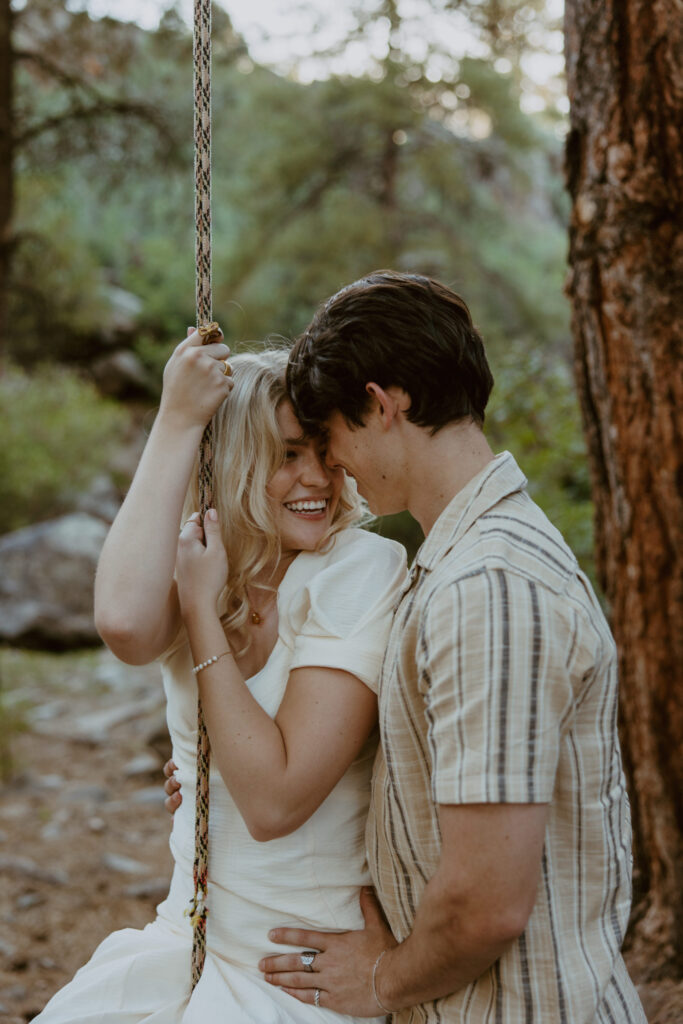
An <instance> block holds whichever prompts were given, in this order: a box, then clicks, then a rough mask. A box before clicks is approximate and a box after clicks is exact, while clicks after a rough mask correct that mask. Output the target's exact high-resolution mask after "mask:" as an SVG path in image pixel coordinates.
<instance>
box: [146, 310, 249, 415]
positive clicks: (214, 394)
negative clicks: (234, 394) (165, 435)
mask: <svg viewBox="0 0 683 1024" xmlns="http://www.w3.org/2000/svg"><path fill="white" fill-rule="evenodd" d="M229 355H230V349H229V348H228V346H227V345H225V344H223V342H218V341H217V342H211V343H210V344H208V345H202V339H201V336H200V334H199V332H198V331H197V330H195V328H193V327H188V335H187V338H185V340H184V341H181V342H180V344H179V345H178V346H177V348H176V349H175V351H174V352H173V355H172V356H171V358H170V359H169V361H168V362H167V363H166V367H165V369H164V387H163V391H162V395H161V404H160V408H159V413H160V415H162V416H164V417H165V418H166V419H172V420H173V421H174V422H176V423H177V424H179V425H180V426H181V427H183V428H189V429H192V428H197V427H200V428H204V427H205V426H206V424H207V423H208V422H209V420H210V419H211V417H212V416H213V414H214V413H215V412H216V410H217V409H218V407H219V405H220V404H221V403H222V402H223V401H224V399H225V398H226V397H227V396H228V395H229V394H230V391H231V390H232V387H233V380H232V377H231V376H230V375H229V373H226V372H225V370H226V361H227V358H228V356H229Z"/></svg>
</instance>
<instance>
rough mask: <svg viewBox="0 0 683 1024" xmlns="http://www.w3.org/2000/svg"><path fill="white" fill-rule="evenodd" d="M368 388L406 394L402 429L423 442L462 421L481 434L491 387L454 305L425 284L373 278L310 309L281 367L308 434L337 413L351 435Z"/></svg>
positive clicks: (383, 275)
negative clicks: (422, 430) (416, 431)
mask: <svg viewBox="0 0 683 1024" xmlns="http://www.w3.org/2000/svg"><path fill="white" fill-rule="evenodd" d="M370 381H374V382H375V383H376V384H379V386H380V387H382V388H388V387H391V386H392V385H393V386H396V387H400V388H402V389H403V390H404V391H406V392H407V393H408V394H409V395H410V399H411V404H410V408H409V409H408V411H407V417H408V419H409V420H410V421H411V422H412V423H415V424H416V425H417V426H420V427H427V428H429V429H430V430H431V432H432V433H436V432H437V431H438V430H440V429H441V427H443V426H445V425H446V424H447V423H452V422H454V421H457V420H463V419H469V418H470V417H471V418H472V419H473V420H474V421H475V422H476V423H478V424H479V425H481V424H482V423H483V422H484V410H485V408H486V403H487V401H488V397H489V395H490V393H491V388H492V387H493V377H492V375H491V371H490V369H489V365H488V363H487V361H486V355H485V353H484V346H483V343H482V340H481V336H480V335H479V332H478V331H477V329H476V328H475V327H474V325H473V323H472V317H471V316H470V311H469V309H468V308H467V306H466V304H465V302H464V301H463V300H462V299H461V298H460V296H459V295H456V293H455V292H454V291H451V289H450V288H447V287H446V286H445V285H443V284H440V283H439V282H438V281H434V280H432V278H429V277H422V276H420V275H418V274H399V273H396V272H394V271H391V270H377V271H375V272H374V273H372V274H369V275H368V276H367V277H364V278H361V280H359V281H355V282H354V283H353V284H350V285H348V286H347V287H346V288H342V290H341V291H339V292H337V294H336V295H333V296H332V298H331V299H328V301H327V302H325V303H324V304H323V305H322V306H320V307H319V309H318V310H317V312H316V314H315V316H314V317H313V320H312V321H311V323H310V325H309V327H308V328H307V329H306V330H305V331H304V333H303V334H302V335H301V336H300V337H299V338H297V340H296V341H295V343H294V346H293V348H292V352H291V355H290V360H289V365H288V367H287V389H288V391H289V394H290V397H291V400H292V404H293V405H294V409H295V411H296V414H297V416H298V418H299V420H300V422H301V424H302V426H304V428H305V429H306V430H309V431H311V432H313V431H317V430H319V429H320V426H321V424H322V423H324V421H325V420H326V419H327V418H328V417H329V416H330V415H331V414H332V413H333V412H334V411H335V410H337V409H338V410H339V411H340V412H341V413H342V415H343V416H344V417H345V418H346V420H347V422H348V423H349V424H353V425H355V426H361V425H362V424H363V422H364V417H365V414H366V412H367V409H368V405H369V402H370V396H369V395H368V393H367V392H366V390H365V385H366V384H367V383H368V382H370Z"/></svg>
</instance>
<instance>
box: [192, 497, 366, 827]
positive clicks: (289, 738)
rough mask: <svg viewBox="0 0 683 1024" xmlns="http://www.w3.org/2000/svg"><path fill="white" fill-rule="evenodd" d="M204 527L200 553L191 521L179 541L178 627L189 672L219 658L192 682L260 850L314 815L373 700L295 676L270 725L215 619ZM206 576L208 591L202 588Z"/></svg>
mask: <svg viewBox="0 0 683 1024" xmlns="http://www.w3.org/2000/svg"><path fill="white" fill-rule="evenodd" d="M214 515H215V513H214ZM204 526H205V534H206V547H204V546H203V544H202V530H201V528H200V526H199V525H198V523H197V522H196V521H195V522H191V523H188V524H187V525H186V526H185V528H184V529H183V532H182V534H181V540H180V545H179V550H178V579H179V589H180V600H181V604H182V613H183V620H184V622H185V626H186V628H187V631H188V635H189V638H190V646H191V649H192V656H193V658H194V661H195V664H199V663H200V662H202V661H205V660H207V659H208V658H211V657H213V656H214V655H219V654H220V655H223V656H222V657H221V658H220V660H219V661H216V662H214V663H213V664H211V665H209V666H207V667H206V668H205V669H203V670H202V671H201V672H199V673H198V675H197V680H198V685H199V692H200V696H201V700H202V708H203V710H204V716H205V719H206V725H207V729H208V732H209V739H210V740H211V747H212V750H213V755H214V758H215V761H216V764H217V766H218V768H219V770H220V772H221V775H222V777H223V780H224V782H225V784H226V786H227V788H228V789H229V791H230V793H231V795H232V798H233V800H234V801H235V803H236V804H237V807H238V808H239V811H240V813H241V815H242V817H243V818H244V821H245V823H246V825H247V828H248V829H249V831H250V833H251V834H252V836H253V837H254V838H255V839H257V840H260V841H266V840H269V839H275V838H278V837H280V836H284V835H287V834H288V833H290V832H293V831H294V830H295V829H296V828H298V827H299V826H300V825H302V824H303V822H305V821H306V820H307V819H308V818H309V817H310V816H311V815H312V814H313V812H314V811H315V810H316V809H317V808H318V807H319V806H320V804H321V803H322V802H323V800H324V799H325V797H326V796H327V795H328V794H329V793H330V791H331V790H332V788H333V787H334V786H335V784H336V783H337V782H338V781H339V779H340V778H341V776H342V775H343V774H344V772H345V771H346V769H347V768H348V767H349V765H350V764H351V762H352V761H353V760H354V758H355V757H357V755H358V754H359V752H360V750H361V748H362V746H363V744H364V743H365V741H366V740H367V738H368V736H369V735H370V733H371V731H372V729H373V728H374V726H375V724H376V721H377V701H376V698H375V695H374V694H373V693H372V692H371V690H369V689H368V687H367V686H366V685H365V684H364V683H362V682H361V681H360V679H358V678H357V677H356V676H354V675H351V674H350V673H348V672H344V671H341V670H339V669H329V668H297V669H295V670H294V671H293V672H291V673H290V676H289V680H288V683H287V689H286V691H285V695H284V698H283V700H282V703H281V705H280V708H279V711H278V713H277V716H276V718H275V719H274V720H273V719H272V718H270V716H269V715H268V714H267V713H266V712H265V711H264V710H263V708H262V707H261V706H260V704H258V702H257V701H256V700H255V699H254V698H253V697H252V695H251V693H250V692H249V689H248V688H247V686H246V684H245V682H244V678H243V676H242V674H241V672H240V670H239V668H238V666H237V664H236V662H235V660H234V658H233V656H232V654H231V653H230V649H229V647H228V644H227V641H226V638H225V633H224V632H223V627H222V625H221V623H220V620H219V618H218V614H217V612H216V600H217V597H218V593H219V590H218V583H219V580H220V578H221V577H222V578H223V579H224V578H225V576H224V575H223V574H224V573H225V572H227V565H225V564H224V563H225V551H224V549H223V545H222V542H221V539H220V530H219V526H218V522H217V520H216V519H215V518H213V516H212V510H211V511H210V512H209V513H207V517H206V521H205V524H204ZM221 559H222V561H221ZM210 577H211V578H213V580H214V584H213V586H207V585H206V582H207V579H208V578H210Z"/></svg>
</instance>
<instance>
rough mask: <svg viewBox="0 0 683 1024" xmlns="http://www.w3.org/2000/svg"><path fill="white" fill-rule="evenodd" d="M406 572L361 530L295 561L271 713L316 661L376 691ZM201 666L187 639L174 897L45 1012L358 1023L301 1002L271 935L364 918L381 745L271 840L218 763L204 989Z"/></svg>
mask: <svg viewBox="0 0 683 1024" xmlns="http://www.w3.org/2000/svg"><path fill="white" fill-rule="evenodd" d="M405 572H406V561H405V553H404V551H403V548H402V547H401V546H400V545H398V544H396V543H394V542H393V541H389V540H386V539H384V538H381V537H378V536H376V535H374V534H370V533H367V532H366V531H364V530H358V529H351V530H344V531H342V532H340V533H339V534H337V535H336V537H335V539H334V543H333V545H332V547H331V548H330V549H329V550H328V551H327V552H325V553H322V554H318V553H310V552H302V553H301V554H299V555H298V556H297V557H296V558H295V559H294V561H293V562H292V564H291V565H290V567H289V569H288V570H287V573H286V575H285V577H284V579H283V581H282V583H281V584H280V588H279V591H278V612H279V631H278V638H277V642H276V644H275V647H274V648H273V651H272V653H271V655H270V657H269V659H268V661H267V663H266V664H265V665H264V667H263V668H262V669H261V671H260V672H258V673H257V674H256V675H255V676H252V677H251V678H250V679H249V680H248V681H247V685H248V686H249V689H250V690H251V692H252V693H253V695H254V697H255V698H256V700H257V701H258V702H259V703H260V704H261V706H262V707H263V708H264V709H265V710H266V711H267V712H268V714H269V715H271V716H274V715H275V714H276V712H277V709H278V707H279V705H280V701H281V700H282V696H283V694H284V691H285V686H286V684H287V678H288V675H289V672H290V671H291V670H292V669H294V668H298V667H302V666H310V665H321V666H325V667H330V668H339V669H344V670H345V671H347V672H351V673H353V674H354V675H356V676H358V677H359V678H360V679H361V680H362V681H363V682H364V683H365V684H366V685H367V686H369V687H370V688H371V689H372V690H376V687H377V680H378V678H379V672H380V667H381V662H382V657H383V654H384V648H385V644H386V640H387V636H388V630H389V626H390V620H391V614H392V610H393V607H394V603H395V601H396V599H397V597H398V591H399V589H400V587H401V584H402V583H403V581H404V578H405ZM191 664H192V663H191V655H190V650H189V645H188V643H187V640H186V638H185V637H184V636H180V637H179V638H178V639H177V640H176V642H175V643H174V644H173V646H172V647H171V648H170V649H169V651H168V652H167V653H166V655H165V656H164V658H163V659H162V674H163V680H164V688H165V691H166V696H167V701H168V725H169V730H170V733H171V738H172V741H173V757H174V760H175V762H176V764H177V765H178V770H179V779H180V781H181V783H182V788H183V793H184V800H183V802H182V804H181V807H180V808H179V810H178V811H177V812H176V814H175V816H174V819H173V830H172V833H171V840H170V844H171V851H172V853H173V858H174V861H175V869H174V872H173V878H172V881H171V887H170V892H169V895H168V898H167V899H166V900H164V902H163V903H161V904H160V905H159V907H158V908H157V917H156V920H155V921H153V922H152V923H151V924H149V925H147V927H146V928H143V929H142V930H141V931H139V930H136V929H132V928H126V929H123V930H122V931H117V932H114V933H113V934H111V935H110V936H109V937H108V938H106V939H105V940H104V941H103V942H102V943H101V944H100V946H99V947H98V948H97V949H96V950H95V953H94V954H93V956H92V958H91V959H90V961H89V962H88V963H87V964H86V965H85V966H84V967H82V968H81V970H79V971H78V973H77V974H76V975H75V977H74V978H73V980H72V981H71V982H70V983H69V984H68V985H67V986H66V987H65V988H63V989H62V990H61V991H60V992H58V993H57V994H56V995H55V996H54V997H53V999H52V1000H51V1001H50V1002H49V1003H48V1005H47V1007H46V1008H45V1009H44V1010H43V1012H42V1013H41V1014H39V1016H38V1017H37V1018H35V1020H36V1021H39V1022H40V1024H67V1022H69V1024H85V1022H89V1024H90V1022H92V1024H94V1022H98V1024H108V1022H111V1024H114V1022H116V1024H124V1022H125V1024H128V1022H130V1024H137V1022H140V1021H154V1022H159V1024H162V1022H163V1024H181V1022H182V1024H219V1022H220V1024H308V1022H310V1024H314V1022H318V1024H322V1022H325V1021H326V1022H328V1024H340V1022H342V1021H343V1022H345V1024H351V1022H352V1021H355V1020H356V1018H352V1017H347V1016H340V1015H339V1014H337V1013H333V1012H332V1011H330V1010H326V1009H324V1008H322V1007H314V1006H312V1005H308V1004H305V1003H300V1002H299V1001H298V1000H296V999H294V998H293V997H292V996H289V995H287V993H285V992H282V991H281V990H280V989H278V988H275V987H274V986H271V985H269V984H268V983H267V982H265V981H264V980H263V976H262V974H261V973H260V972H259V970H258V968H257V964H258V961H259V960H260V958H261V957H262V956H264V955H266V954H269V953H282V952H286V951H287V950H288V949H289V948H290V947H287V946H276V945H275V944H273V943H271V942H269V940H268V931H269V930H270V929H271V928H273V927H276V926H282V925H285V926H294V927H304V928H312V929H316V930H326V931H327V930H329V931H339V930H343V929H348V928H361V927H362V926H363V921H362V916H361V913H360V909H359V904H358V891H359V887H360V886H361V885H366V884H369V882H370V877H369V874H368V871H367V866H366V860H365V843H364V830H365V819H366V815H367V810H368V802H369V796H370V776H371V771H372V762H373V757H374V748H375V743H374V742H369V743H368V744H367V745H366V748H365V749H364V750H363V751H362V752H361V754H360V756H359V757H358V758H357V760H356V761H355V762H354V763H353V764H352V765H351V767H350V768H349V769H348V771H347V772H346V773H345V775H344V776H343V778H342V779H341V780H340V781H339V782H338V784H337V785H336V786H335V788H334V789H333V790H332V792H331V793H330V794H329V796H328V797H327V799H326V800H325V801H324V802H323V803H322V804H321V806H320V807H319V808H318V810H317V811H316V812H315V813H314V814H313V815H312V816H311V817H310V818H309V819H308V821H306V822H305V823H304V824H303V825H302V826H301V827H300V828H298V829H297V830H296V831H295V832H293V833H292V834H291V835H288V836H285V837H284V838H282V839H275V840H272V841H271V842H266V843H259V842H256V840H254V839H252V837H251V836H250V835H249V832H248V831H247V828H246V826H245V824H244V822H243V821H242V818H241V816H240V814H239V812H238V810H237V808H236V806H235V804H234V802H233V800H232V798H231V796H230V794H229V793H228V791H227V789H226V787H225V785H224V783H223V780H222V778H221V776H220V774H219V773H218V771H217V770H212V772H211V779H210V783H211V800H210V805H211V806H210V847H209V849H210V854H209V856H210V860H209V892H208V906H209V916H208V919H207V957H206V964H205V967H204V972H203V974H202V977H201V979H200V981H199V983H198V985H197V986H196V988H195V989H194V991H193V992H191V991H190V950H191V942H192V935H191V928H190V924H189V921H188V918H187V916H185V915H184V911H185V909H186V908H187V907H188V906H189V903H190V898H191V896H192V862H193V857H194V799H193V793H194V781H195V752H196V751H195V748H196V737H197V728H196V714H197V687H196V681H195V679H194V677H193V675H192V673H191V671H190V669H191ZM321 685H322V686H325V685H329V684H327V683H325V684H321ZM341 685H343V684H341ZM323 696H324V694H323ZM365 1020H366V1021H367V1018H365Z"/></svg>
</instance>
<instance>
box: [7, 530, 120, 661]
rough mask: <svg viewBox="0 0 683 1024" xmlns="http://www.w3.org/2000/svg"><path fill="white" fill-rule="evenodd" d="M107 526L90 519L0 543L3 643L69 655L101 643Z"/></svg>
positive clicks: (20, 533) (12, 536)
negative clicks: (96, 606)
mask: <svg viewBox="0 0 683 1024" xmlns="http://www.w3.org/2000/svg"><path fill="white" fill-rule="evenodd" d="M106 535H107V525H106V523H104V522H102V520H101V519H98V518H95V517H94V516H91V515H87V514H85V513H82V512H81V513H74V514H72V515H66V516H60V517H59V518H58V519H51V520H48V521H47V522H45V523H37V524H35V525H34V526H26V527H24V528H23V529H21V530H15V531H14V532H13V533H8V534H5V535H4V536H3V537H0V640H3V641H5V642H9V643H13V644H22V645H27V646H36V647H46V648H55V649H60V650H63V649H66V648H73V647H82V646H84V645H88V644H95V643H98V642H99V637H98V635H97V631H96V629H95V620H94V616H93V584H94V579H95V568H96V566H97V559H98V558H99V554H100V551H101V549H102V545H103V543H104V538H105V537H106Z"/></svg>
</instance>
